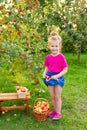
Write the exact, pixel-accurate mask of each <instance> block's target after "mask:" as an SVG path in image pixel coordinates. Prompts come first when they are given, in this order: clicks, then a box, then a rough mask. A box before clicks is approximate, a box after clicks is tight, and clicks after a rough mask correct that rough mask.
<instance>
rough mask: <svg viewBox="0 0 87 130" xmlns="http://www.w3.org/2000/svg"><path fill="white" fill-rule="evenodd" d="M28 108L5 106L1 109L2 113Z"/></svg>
mask: <svg viewBox="0 0 87 130" xmlns="http://www.w3.org/2000/svg"><path fill="white" fill-rule="evenodd" d="M25 109H26V106H5V107H1V111H5V110H6V111H8V110H25Z"/></svg>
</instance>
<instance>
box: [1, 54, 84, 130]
mask: <svg viewBox="0 0 87 130" xmlns="http://www.w3.org/2000/svg"><path fill="white" fill-rule="evenodd" d="M65 56H66V58H67V61H68V65H69V70H68V73H67V74H66V75H65V79H66V83H65V86H64V88H63V93H62V101H63V105H62V114H63V117H62V118H61V119H60V120H58V121H52V120H50V119H47V120H46V121H45V122H37V121H35V120H34V117H33V112H32V108H31V109H29V114H28V115H26V114H25V112H24V111H9V112H6V113H5V114H2V113H1V114H0V130H7V129H8V130H19V129H21V130H36V129H38V130H45V129H46V130H86V129H87V69H86V68H87V56H86V54H82V55H81V62H80V63H78V62H77V56H76V55H75V54H68V53H66V54H65ZM43 59H44V57H43ZM24 71H25V70H24ZM42 72H43V69H42V70H41V71H40V73H39V74H38V78H39V80H40V83H39V84H37V85H35V84H34V83H33V82H32V83H31V82H29V80H28V79H26V80H25V77H24V81H25V82H24V83H23V84H25V86H27V87H28V89H29V91H30V93H31V99H30V101H29V104H30V105H32V106H33V105H34V101H35V100H36V99H37V98H38V97H43V98H46V99H48V100H49V103H50V106H51V108H52V104H51V99H50V96H49V93H48V89H47V87H46V86H45V85H44V84H43V82H42V80H41V77H42ZM22 76H23V75H22ZM15 85H16V83H15V82H13V77H11V76H10V74H9V73H8V70H5V68H4V67H3V68H2V67H1V68H0V92H10V91H11V92H14V91H15ZM15 103H17V104H21V103H22V102H20V101H17V102H16V101H14V102H13V101H7V102H3V105H10V104H11V105H12V104H13V105H14V104H15ZM15 113H16V115H17V116H14V114H15Z"/></svg>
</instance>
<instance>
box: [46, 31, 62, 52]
mask: <svg viewBox="0 0 87 130" xmlns="http://www.w3.org/2000/svg"><path fill="white" fill-rule="evenodd" d="M52 40H54V41H59V51H60V52H61V48H62V38H61V37H60V36H59V35H57V33H56V32H51V33H50V36H49V38H48V47H49V46H50V44H51V41H52Z"/></svg>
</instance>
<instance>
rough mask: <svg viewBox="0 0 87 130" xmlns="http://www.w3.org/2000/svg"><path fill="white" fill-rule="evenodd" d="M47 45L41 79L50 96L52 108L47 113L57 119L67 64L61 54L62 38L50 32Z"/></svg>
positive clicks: (59, 113)
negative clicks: (48, 50)
mask: <svg viewBox="0 0 87 130" xmlns="http://www.w3.org/2000/svg"><path fill="white" fill-rule="evenodd" d="M48 47H49V49H50V51H51V54H48V55H47V56H46V58H45V61H44V65H45V70H44V73H43V81H44V83H45V84H46V85H47V86H48V90H49V92H50V97H51V99H52V104H53V106H54V110H53V111H51V112H50V113H49V117H52V119H53V120H57V119H59V118H61V117H62V114H61V106H62V100H61V94H62V88H63V86H64V76H63V75H64V74H66V73H67V70H68V64H67V61H66V58H65V56H64V55H63V54H61V53H60V52H61V47H62V39H61V37H60V36H59V35H57V33H55V32H52V33H51V34H50V37H49V38H48Z"/></svg>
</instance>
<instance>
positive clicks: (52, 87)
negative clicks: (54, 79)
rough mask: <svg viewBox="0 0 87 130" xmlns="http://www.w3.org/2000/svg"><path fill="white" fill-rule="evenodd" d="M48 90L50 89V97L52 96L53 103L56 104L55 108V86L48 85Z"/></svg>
mask: <svg viewBox="0 0 87 130" xmlns="http://www.w3.org/2000/svg"><path fill="white" fill-rule="evenodd" d="M48 90H49V93H50V97H51V100H52V104H53V106H54V109H55V108H56V107H55V106H56V104H55V87H54V86H48Z"/></svg>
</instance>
